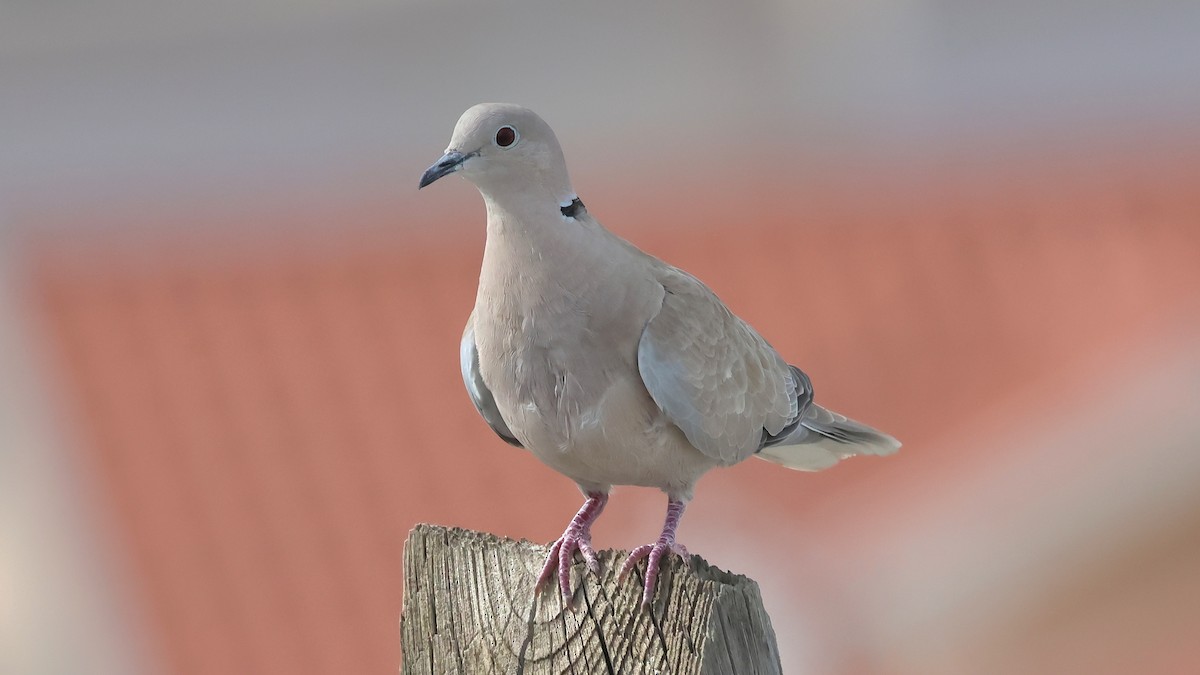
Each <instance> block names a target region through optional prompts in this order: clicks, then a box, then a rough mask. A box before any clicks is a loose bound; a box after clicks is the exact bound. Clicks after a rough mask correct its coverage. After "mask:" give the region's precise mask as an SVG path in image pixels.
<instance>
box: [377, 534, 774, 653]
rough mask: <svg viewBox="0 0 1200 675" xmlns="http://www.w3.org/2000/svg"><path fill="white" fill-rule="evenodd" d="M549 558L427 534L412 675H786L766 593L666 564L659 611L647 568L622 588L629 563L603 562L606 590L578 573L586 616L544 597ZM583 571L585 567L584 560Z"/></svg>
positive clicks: (617, 555) (417, 543) (408, 585)
mask: <svg viewBox="0 0 1200 675" xmlns="http://www.w3.org/2000/svg"><path fill="white" fill-rule="evenodd" d="M545 555H546V547H545V546H541V545H536V544H531V543H529V542H526V541H513V540H511V539H502V538H499V537H496V536H493V535H490V534H486V533H481V532H470V531H467V530H460V529H449V528H443V527H437V526H433V525H418V526H417V527H416V528H415V529H414V530H413V531H412V533H410V534H409V537H408V542H407V543H406V545H405V548H404V570H405V572H404V610H403V615H402V617H401V621H400V626H401V642H402V648H403V653H404V655H403V672H404V673H405V674H406V675H423V674H430V675H433V674H441V673H461V674H463V675H474V674H476V673H518V674H521V675H551V674H553V675H560V674H563V673H569V674H571V675H582V674H584V673H587V674H591V673H630V674H639V673H645V674H650V673H664V674H666V673H670V674H672V675H701V674H703V675H733V674H735V673H736V674H738V675H751V674H760V673H761V674H765V673H779V672H780V665H779V650H778V647H777V645H776V642H775V633H774V631H773V630H772V629H771V621H770V618H769V617H768V616H767V614H766V612H765V611H764V610H763V607H762V597H761V595H760V594H759V591H758V585H757V584H755V583H754V582H753V581H752V580H750V579H747V578H746V577H743V576H739V575H736V574H730V573H728V572H723V571H721V570H719V569H717V568H715V567H712V566H711V565H709V564H708V563H706V562H704V560H702V559H701V558H699V557H698V556H695V555H693V556H692V558H691V561H690V562H689V563H686V564H685V563H683V562H682V561H681V560H679V559H677V558H676V559H672V560H671V561H670V562H669V563H667V564H664V565H663V570H662V574H661V576H660V577H659V582H658V585H659V588H658V592H657V594H656V597H655V602H654V604H653V606H652V607H651V608H650V609H645V608H643V607H642V606H641V588H642V586H641V578H640V574H641V573H642V572H643V571H644V570H645V563H644V562H643V563H642V564H640V565H639V567H638V570H637V572H635V573H634V574H633V575H631V576H630V578H629V579H626V581H625V583H623V584H622V583H618V582H617V580H616V572H617V569H618V568H619V567H620V564H621V562H622V561H623V560H624V556H625V553H624V552H620V551H603V552H601V553H600V559H601V563H602V565H603V572H602V574H601V576H600V578H599V579H597V578H595V577H593V576H592V575H591V574H589V573H587V569H586V568H585V567H584V565H583V563H582V561H578V562H577V563H576V564H575V565H574V567H573V568H572V587H573V588H574V589H576V597H575V601H576V605H577V607H576V608H574V609H571V608H568V607H567V606H566V605H565V604H564V602H563V600H562V598H561V596H560V594H559V593H558V592H557V590H555V589H550V590H547V591H545V592H542V593H539V594H536V595H535V594H534V592H533V585H534V582H535V581H536V579H537V575H538V572H539V571H540V569H541V565H542V560H543V558H544V557H545ZM577 560H578V556H577Z"/></svg>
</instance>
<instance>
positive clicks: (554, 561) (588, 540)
mask: <svg viewBox="0 0 1200 675" xmlns="http://www.w3.org/2000/svg"><path fill="white" fill-rule="evenodd" d="M607 503H608V495H607V494H604V493H601V492H590V493H588V495H587V501H586V502H584V503H583V507H582V508H580V509H579V513H576V514H575V517H574V518H572V519H571V524H570V525H567V529H566V531H565V532H563V535H562V536H561V537H559V538H558V541H556V542H554V545H553V546H551V547H550V553H549V554H548V555H547V556H546V564H544V565H542V573H541V574H540V575H539V576H538V581H537V587H538V588H541V587H542V585H543V584H545V583H546V582H547V581H549V580H550V579H551V577H553V576H554V570H555V568H558V587H559V589H561V590H562V595H563V599H564V600H566V601H567V602H568V603H570V602H571V562H572V558H574V557H575V551H576V550H578V551H579V552H580V553H582V554H583V561H584V562H585V563H587V567H588V569H589V570H591V571H592V574H597V575H598V574H600V560H599V559H598V558H597V557H596V550H595V549H594V548H592V523H594V522H596V518H598V517H600V512H601V511H603V510H604V505H605V504H607Z"/></svg>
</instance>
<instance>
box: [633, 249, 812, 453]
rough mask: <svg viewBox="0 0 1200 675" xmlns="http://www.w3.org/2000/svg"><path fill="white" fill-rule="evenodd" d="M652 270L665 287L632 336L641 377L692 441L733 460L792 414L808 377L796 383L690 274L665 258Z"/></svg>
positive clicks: (807, 395)
mask: <svg viewBox="0 0 1200 675" xmlns="http://www.w3.org/2000/svg"><path fill="white" fill-rule="evenodd" d="M656 276H657V279H658V281H659V283H661V284H662V286H663V289H664V290H665V291H666V293H665V294H664V296H663V303H662V307H661V308H660V309H659V310H658V313H657V314H656V315H655V316H654V317H652V318H651V319H650V321H649V322H648V323H647V324H646V327H645V329H644V330H643V332H642V337H641V340H640V342H639V343H638V355H637V356H638V371H639V372H640V374H641V376H642V381H643V382H644V383H645V385H646V389H647V390H648V391H649V392H650V396H651V398H653V399H654V402H655V403H656V404H657V405H658V407H659V408H660V409H661V410H662V411H663V413H665V414H666V416H667V417H668V419H670V420H671V422H672V423H674V424H675V426H677V427H679V428H680V430H682V431H683V433H684V435H685V436H687V439H688V441H690V442H691V444H692V445H694V446H696V448H697V449H699V450H700V451H701V452H703V453H704V454H706V455H708V456H709V457H712V458H713V459H715V460H717V461H719V462H721V463H722V464H726V465H728V464H734V463H736V462H740V461H741V460H743V459H745V458H746V457H749V456H750V455H752V454H754V453H755V452H757V451H758V450H759V449H761V448H762V447H763V445H764V443H766V442H768V441H769V440H770V439H771V438H772V437H776V436H778V435H779V434H781V432H784V431H785V430H786V429H787V428H788V427H789V426H792V425H793V424H794V423H795V422H796V421H797V420H798V419H799V417H800V414H801V413H802V412H803V410H802V404H803V406H805V407H806V406H807V405H808V403H809V402H811V400H812V391H811V385H809V386H808V389H807V391H806V392H805V391H801V389H802V388H803V387H804V386H805V385H804V384H803V383H801V382H799V381H798V380H797V379H796V377H795V376H794V375H793V373H792V370H791V369H790V368H789V367H788V365H787V363H786V362H784V360H783V359H782V358H781V357H780V356H779V354H777V353H776V352H775V350H774V349H773V348H771V345H769V344H767V341H766V340H764V339H763V338H762V337H761V336H760V335H759V334H758V333H756V332H755V331H754V329H753V328H751V327H750V326H749V325H747V324H746V323H745V322H744V321H742V320H741V319H739V318H738V317H736V316H734V314H733V313H732V312H730V311H729V309H728V308H726V307H725V305H724V304H723V303H722V302H721V301H720V299H718V298H717V296H716V295H715V294H714V293H713V292H712V291H711V290H709V289H708V288H707V287H706V286H705V285H704V284H702V283H701V282H700V281H698V280H697V279H696V278H695V277H692V276H691V275H689V274H688V273H686V272H684V271H682V270H679V269H676V268H674V267H670V266H667V265H665V264H663V268H662V269H660V270H659V271H658V273H657V275H656ZM798 394H804V396H803V397H802V396H798ZM802 398H803V400H801V399H802Z"/></svg>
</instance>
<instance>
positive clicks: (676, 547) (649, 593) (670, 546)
mask: <svg viewBox="0 0 1200 675" xmlns="http://www.w3.org/2000/svg"><path fill="white" fill-rule="evenodd" d="M683 507H684V504H683V502H680V501H675V500H674V499H672V500H670V501H669V502H667V520H666V522H665V523H663V530H662V534H661V535H659V537H658V541H656V542H655V543H653V544H644V545H642V546H639V547H637V548H635V549H633V551H632V552H631V553H630V554H629V557H628V558H626V559H625V564H624V565H621V573H620V575H619V577H618V578H619V579H624V578H625V577H626V576H628V575H629V573H630V572H632V571H633V568H634V567H636V566H637V563H638V561H639V560H641V559H642V558H646V559H647V561H646V580H645V584H644V585H643V587H642V605H649V604H650V601H651V600H653V599H654V584H655V582H656V581H658V569H659V567H660V565H661V562H662V559H663V556H665V555H666V554H667V553H675V554H677V555H679V556H680V557H681V558H683V559H684V560H687V559H688V551H687V549H686V548H684V547H683V545H682V544H679V543H676V541H675V529H676V528H677V527H679V519H680V518H681V517H683Z"/></svg>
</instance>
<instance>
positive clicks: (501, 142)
mask: <svg viewBox="0 0 1200 675" xmlns="http://www.w3.org/2000/svg"><path fill="white" fill-rule="evenodd" d="M516 142H517V130H516V129H514V128H512V127H509V126H503V127H500V128H499V129H498V130H497V131H496V145H498V146H500V147H502V148H507V147H508V146H510V145H512V144H513V143H516Z"/></svg>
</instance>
